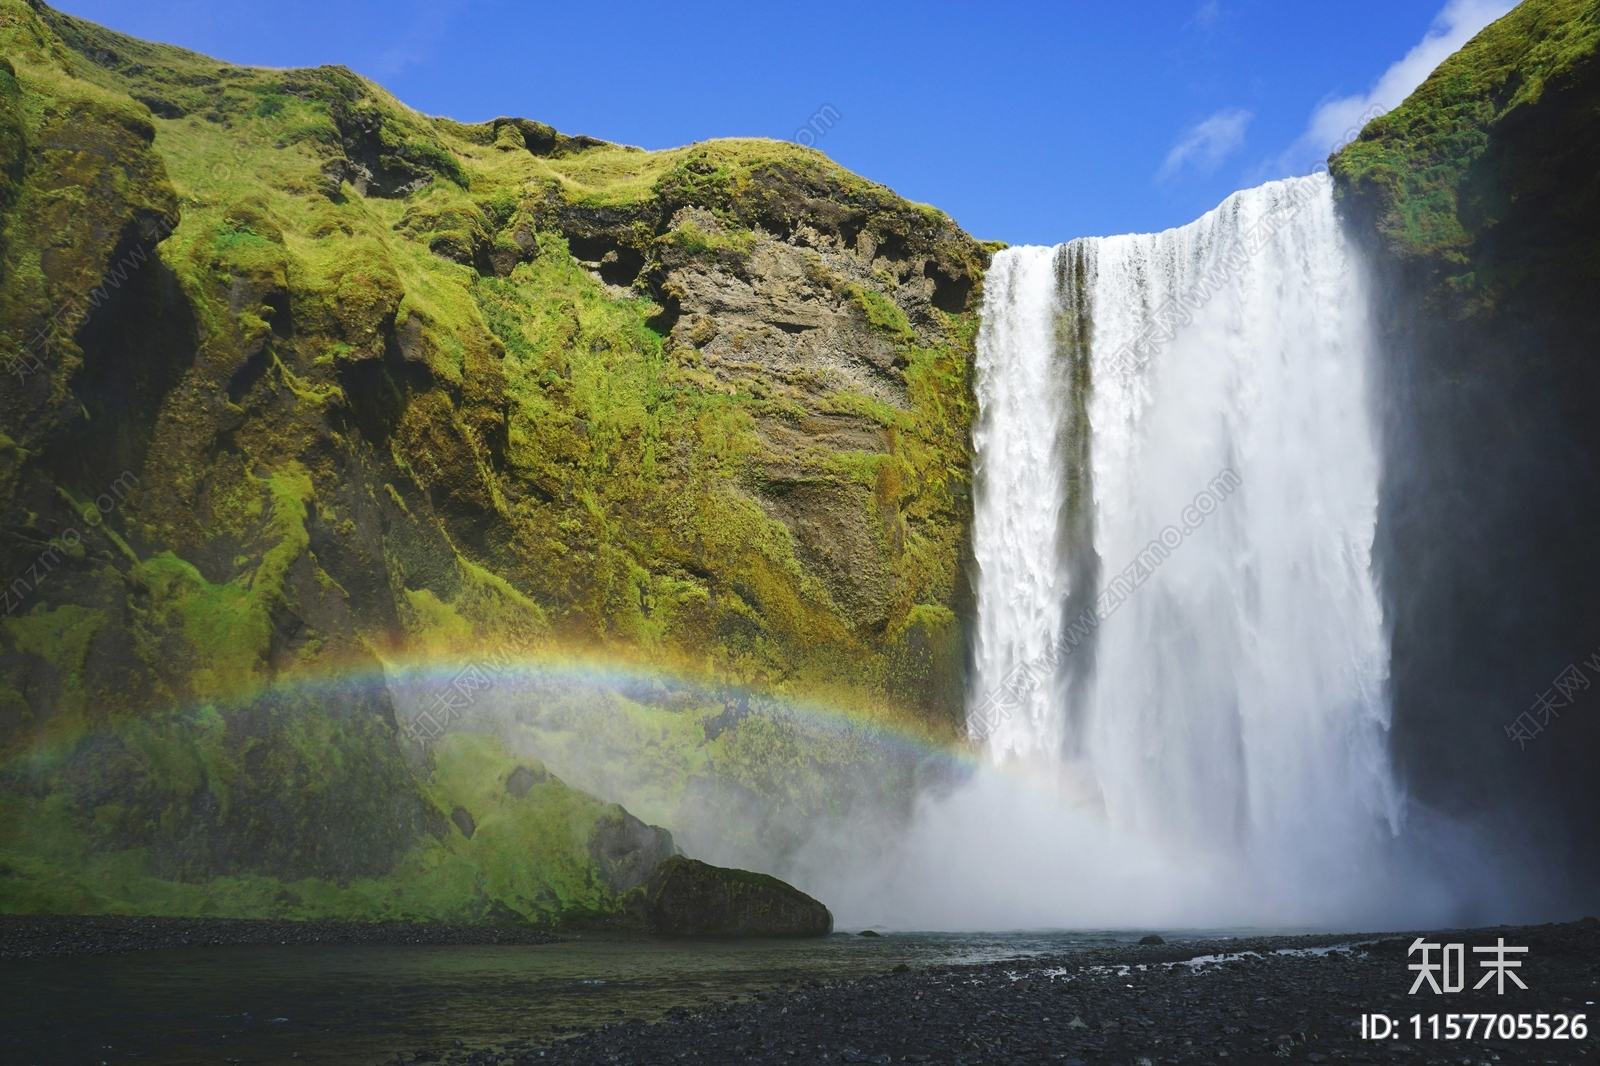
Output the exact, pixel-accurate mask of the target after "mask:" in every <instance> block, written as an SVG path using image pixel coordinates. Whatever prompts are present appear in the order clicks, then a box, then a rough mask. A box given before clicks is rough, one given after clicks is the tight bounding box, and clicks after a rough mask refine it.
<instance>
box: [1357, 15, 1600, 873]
mask: <svg viewBox="0 0 1600 1066" xmlns="http://www.w3.org/2000/svg"><path fill="white" fill-rule="evenodd" d="M1597 42H1600V4H1596V3H1594V2H1592V0H1588V2H1581V0H1525V2H1524V3H1522V4H1521V5H1520V6H1519V7H1517V8H1516V9H1515V10H1514V11H1512V12H1511V13H1510V14H1508V15H1507V16H1506V17H1504V18H1503V19H1501V20H1500V21H1499V22H1496V23H1495V24H1494V25H1492V26H1490V27H1489V28H1487V29H1485V30H1484V31H1483V32H1482V33H1481V34H1479V35H1478V37H1476V38H1475V39H1474V40H1473V41H1472V42H1470V43H1469V44H1468V45H1467V46H1466V47H1465V48H1463V49H1462V50H1461V51H1460V52H1459V53H1458V54H1456V55H1454V56H1452V57H1451V58H1450V59H1448V60H1446V61H1445V62H1444V63H1443V64H1442V65H1441V66H1440V67H1439V69H1438V70H1437V71H1436V72H1435V73H1434V74H1433V76H1432V77H1430V78H1429V79H1428V81H1427V82H1426V83H1425V84H1424V85H1422V86H1421V87H1420V88H1419V89H1418V90H1417V91H1416V93H1414V94H1413V95H1412V96H1411V97H1410V98H1409V99H1408V100H1407V101H1406V102H1405V104H1404V105H1402V106H1401V107H1399V108H1397V109H1395V110H1394V111H1393V112H1391V113H1390V114H1388V115H1385V116H1384V117H1382V118H1380V119H1377V120H1375V121H1374V122H1373V123H1372V124H1370V125H1369V126H1368V127H1367V128H1366V130H1365V131H1364V132H1363V133H1362V135H1361V137H1360V139H1359V140H1358V141H1356V142H1355V143H1353V144H1351V145H1350V146H1349V147H1347V148H1346V149H1345V150H1344V151H1343V152H1341V153H1340V154H1339V155H1337V156H1336V157H1335V158H1334V159H1333V161H1332V163H1333V173H1334V176H1335V178H1336V180H1337V182H1338V189H1339V195H1340V196H1341V199H1342V203H1343V206H1344V209H1345V211H1346V213H1347V216H1348V217H1349V220H1350V222H1351V225H1352V227H1353V229H1354V231H1355V232H1356V233H1357V235H1358V237H1359V238H1360V239H1361V240H1362V241H1363V242H1364V243H1365V244H1366V245H1367V247H1368V249H1369V250H1370V252H1371V254H1372V260H1373V262H1374V264H1375V269H1376V271H1377V274H1378V276H1377V278H1376V290H1377V291H1378V292H1379V293H1380V294H1382V295H1383V307H1382V313H1381V328H1382V330H1383V334H1384V342H1385V348H1386V350H1387V352H1388V354H1389V362H1388V365H1387V367H1386V375H1387V376H1386V378H1385V380H1384V381H1383V382H1382V386H1381V395H1380V397H1379V399H1380V401H1381V403H1382V405H1383V407H1384V418H1385V421H1384V435H1385V452H1386V468H1387V474H1386V481H1385V484H1384V486H1383V489H1382V497H1381V502H1380V508H1381V510H1380V531H1379V534H1380V543H1379V547H1380V553H1379V554H1380V558H1381V562H1382V568H1383V582H1384V588H1385V590H1386V595H1387V597H1388V609H1389V615H1390V620H1391V623H1392V625H1393V652H1394V657H1393V690H1394V700H1395V722H1394V734H1393V739H1394V746H1395V750H1396V753H1397V755H1398V756H1399V758H1400V760H1401V764H1402V766H1403V769H1404V770H1405V772H1406V774H1407V776H1408V778H1409V783H1410V786H1411V788H1412V790H1413V793H1414V794H1415V795H1417V796H1418V797H1420V798H1422V799H1424V800H1425V801H1427V802H1429V803H1431V804H1435V805H1437V806H1441V807H1444V808H1446V809H1450V810H1453V811H1458V812H1469V813H1471V814H1472V815H1473V816H1474V817H1475V818H1478V819H1480V820H1483V821H1486V822H1488V823H1490V824H1491V825H1493V826H1494V827H1495V828H1496V829H1498V830H1501V831H1503V834H1504V837H1505V839H1507V840H1510V841H1517V842H1521V843H1524V844H1527V845H1529V846H1531V847H1532V848H1537V849H1539V850H1544V851H1548V852H1552V853H1555V854H1558V855H1563V856H1564V857H1565V858H1564V859H1563V860H1562V863H1558V866H1560V865H1562V864H1564V865H1565V866H1566V867H1567V869H1565V870H1561V869H1558V870H1556V871H1555V872H1556V874H1557V875H1558V876H1560V875H1563V874H1577V875H1578V876H1579V877H1582V878H1593V877H1594V876H1595V874H1596V873H1597V871H1596V869H1595V865H1594V864H1595V855H1594V850H1593V846H1592V845H1593V840H1594V835H1595V833H1596V831H1597V830H1600V785H1597V778H1596V777H1595V775H1594V773H1593V765H1594V762H1595V758H1596V756H1597V755H1600V659H1594V663H1595V665H1588V666H1586V665H1584V663H1585V662H1586V661H1587V660H1590V659H1591V658H1592V657H1593V655H1594V653H1595V652H1596V649H1597V648H1600V571H1597V570H1596V567H1595V554H1594V553H1595V544H1596V540H1595V530H1596V529H1597V528H1600V491H1597V490H1600V418H1597V416H1596V412H1597V410H1600V406H1597V405H1600V362H1597V360H1596V355H1597V353H1600V316H1597V315H1596V303H1595V293H1596V291H1597V286H1600V241H1597V235H1600V63H1597V61H1596V54H1595V53H1596V45H1597ZM1569 666H1575V667H1577V668H1578V672H1579V673H1580V674H1581V675H1583V676H1582V678H1581V679H1579V678H1573V677H1572V676H1571V675H1570V674H1569V675H1568V676H1567V679H1566V680H1565V681H1563V682H1562V683H1561V684H1560V685H1559V686H1558V684H1557V678H1558V677H1561V676H1562V675H1563V673H1564V672H1565V671H1567V669H1568V667H1569ZM1524 712H1531V714H1532V717H1531V718H1530V719H1524V720H1523V722H1522V723H1521V724H1520V726H1518V727H1517V728H1516V729H1514V730H1513V732H1512V733H1511V734H1509V735H1508V732H1507V727H1508V726H1513V725H1515V724H1516V723H1517V719H1519V717H1520V716H1522V715H1523V714H1524ZM1530 721H1532V722H1533V723H1534V724H1535V725H1536V726H1537V732H1536V733H1534V734H1533V735H1532V737H1531V739H1530V738H1529V737H1528V736H1527V735H1525V734H1527V733H1530V732H1533V731H1532V730H1529V728H1528V722H1530ZM1509 846H1510V847H1512V848H1514V847H1516V846H1518V845H1516V844H1512V845H1509ZM1590 883H1592V881H1591V882H1590Z"/></svg>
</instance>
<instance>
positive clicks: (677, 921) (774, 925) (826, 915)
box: [635, 855, 833, 936]
mask: <svg viewBox="0 0 1600 1066" xmlns="http://www.w3.org/2000/svg"><path fill="white" fill-rule="evenodd" d="M635 906H636V907H637V908H638V910H639V911H640V912H641V913H642V915H643V917H644V918H645V920H646V922H647V923H648V924H649V926H650V927H651V928H653V929H655V930H656V931H657V932H662V933H671V934H680V935H691V936H824V935H826V934H828V933H831V932H833V914H832V913H831V912H829V910H828V908H827V907H825V906H823V905H822V904H821V903H820V902H818V901H817V900H815V899H812V898H811V897H810V896H808V895H806V894H805V893H804V892H801V891H800V890H799V889H797V888H795V887H794V886H792V885H788V884H785V883H784V882H782V881H780V880H778V879H777V878H776V877H769V876H767V875H766V874H758V873H751V872H749V871H747V870H731V869H727V868H725V867H720V866H712V865H710V864H708V863H703V862H700V861H699V860H697V859H688V858H684V857H683V856H681V855H680V856H673V857H672V858H669V859H666V860H665V861H663V862H662V863H660V865H658V866H657V867H656V869H655V872H654V873H653V874H652V875H651V877H650V880H649V883H648V884H646V885H645V886H644V887H643V888H642V889H640V890H639V896H638V897H637V899H636V900H635Z"/></svg>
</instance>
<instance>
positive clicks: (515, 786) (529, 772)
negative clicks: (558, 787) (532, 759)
mask: <svg viewBox="0 0 1600 1066" xmlns="http://www.w3.org/2000/svg"><path fill="white" fill-rule="evenodd" d="M534 766H535V767H536V769H530V768H528V767H526V766H519V767H517V768H516V769H515V770H513V771H511V776H510V777H508V778H506V791H507V792H509V793H511V795H512V796H513V797H514V798H515V799H521V798H522V797H524V796H526V795H527V794H528V791H529V790H530V789H531V788H533V786H534V785H541V784H543V783H544V782H545V779H546V778H548V777H549V775H548V774H547V773H545V769H544V764H543V763H535V764H534Z"/></svg>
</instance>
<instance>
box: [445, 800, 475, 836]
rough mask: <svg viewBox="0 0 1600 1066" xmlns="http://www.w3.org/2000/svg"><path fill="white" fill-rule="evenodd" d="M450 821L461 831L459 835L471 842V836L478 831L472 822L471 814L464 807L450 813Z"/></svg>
mask: <svg viewBox="0 0 1600 1066" xmlns="http://www.w3.org/2000/svg"><path fill="white" fill-rule="evenodd" d="M450 820H451V821H452V822H454V823H455V824H456V828H457V829H459V830H461V835H462V836H464V837H466V838H467V839H468V840H471V839H472V834H473V833H476V832H477V831H478V823H477V822H474V821H473V820H472V814H471V813H470V812H469V811H468V810H467V809H466V808H465V807H457V808H456V809H455V810H453V811H451V812H450Z"/></svg>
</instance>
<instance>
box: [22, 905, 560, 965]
mask: <svg viewBox="0 0 1600 1066" xmlns="http://www.w3.org/2000/svg"><path fill="white" fill-rule="evenodd" d="M560 940H561V938H560V937H559V936H556V935H555V934H554V933H550V932H547V931H545V930H542V929H530V928H527V927H524V926H516V925H433V924H417V923H410V922H338V921H308V922H296V921H284V920H279V919H273V918H138V917H131V916H127V915H49V914H42V915H33V914H0V959H36V958H43V957H46V956H51V955H114V954H120V953H122V952H125V951H148V950H151V949H154V948H177V947H199V946H222V945H241V944H301V945H303V944H325V945H331V944H553V943H557V942H559V941H560Z"/></svg>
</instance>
